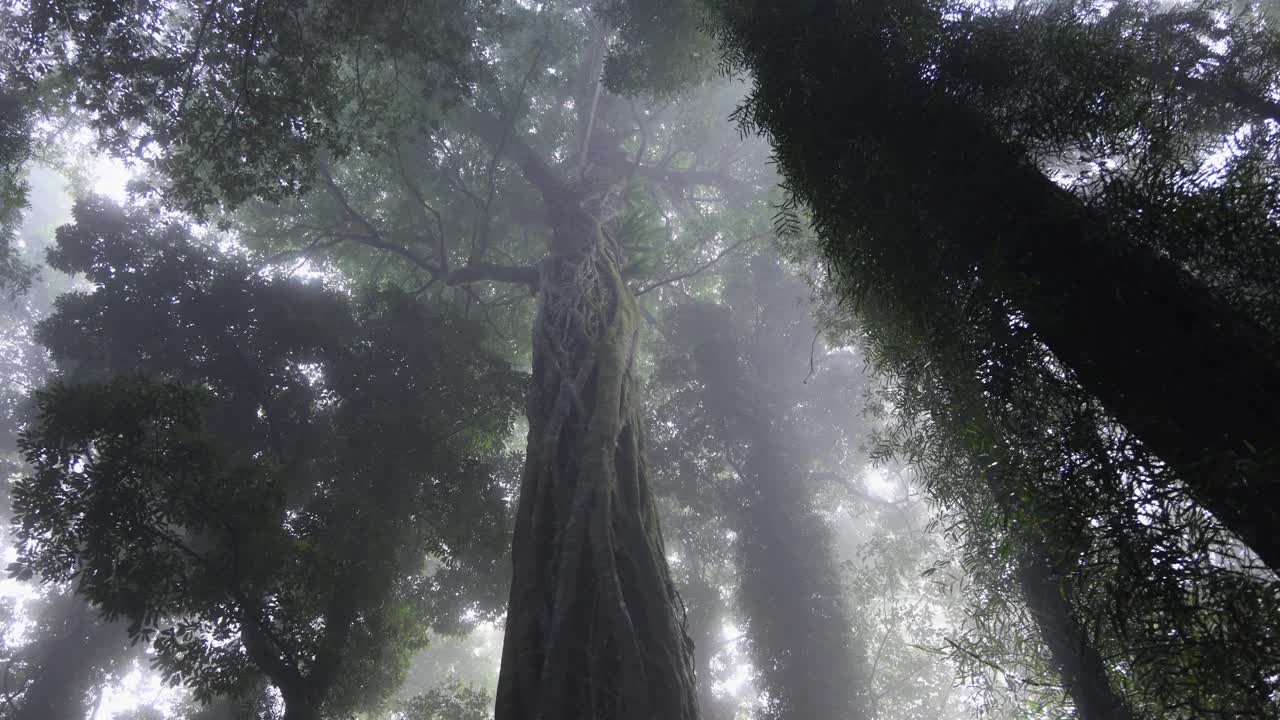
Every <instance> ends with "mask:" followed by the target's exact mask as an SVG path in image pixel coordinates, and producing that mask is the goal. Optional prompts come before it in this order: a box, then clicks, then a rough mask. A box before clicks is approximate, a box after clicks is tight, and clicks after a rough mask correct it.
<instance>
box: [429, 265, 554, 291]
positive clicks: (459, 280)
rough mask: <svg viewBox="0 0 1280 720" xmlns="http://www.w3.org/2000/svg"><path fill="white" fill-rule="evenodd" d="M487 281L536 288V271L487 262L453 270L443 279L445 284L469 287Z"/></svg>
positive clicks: (523, 267)
mask: <svg viewBox="0 0 1280 720" xmlns="http://www.w3.org/2000/svg"><path fill="white" fill-rule="evenodd" d="M483 280H488V281H491V282H506V283H517V284H520V285H528V286H530V287H537V285H538V269H537V268H535V267H530V266H528V265H523V266H511V265H495V264H493V263H487V262H472V263H468V264H467V266H466V267H463V268H459V269H458V270H455V271H453V272H451V273H449V275H448V276H447V277H446V278H445V284H446V285H449V286H450V287H453V286H455V285H469V284H471V283H474V282H480V281H483Z"/></svg>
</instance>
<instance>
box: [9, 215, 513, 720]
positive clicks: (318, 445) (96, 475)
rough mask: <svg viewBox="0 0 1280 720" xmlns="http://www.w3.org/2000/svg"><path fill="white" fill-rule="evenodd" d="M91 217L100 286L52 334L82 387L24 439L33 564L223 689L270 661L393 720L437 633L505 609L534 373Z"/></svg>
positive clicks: (46, 412) (378, 307)
mask: <svg viewBox="0 0 1280 720" xmlns="http://www.w3.org/2000/svg"><path fill="white" fill-rule="evenodd" d="M76 220H77V222H76V224H75V225H72V226H67V227H65V228H63V229H61V230H60V231H59V245H58V248H57V249H56V250H55V251H53V252H51V253H50V260H51V262H52V263H53V264H54V265H55V267H58V268H60V269H63V270H65V271H69V272H70V271H79V272H84V273H85V274H86V276H87V277H88V278H89V280H90V281H92V282H94V283H95V284H96V285H97V288H96V289H95V291H94V292H93V293H88V294H86V293H71V294H68V295H64V296H63V297H62V298H60V299H59V301H58V311H57V313H55V315H54V316H53V317H52V318H50V319H49V320H48V321H46V322H45V323H44V324H43V326H42V329H41V335H42V339H43V340H44V342H45V343H46V344H47V345H48V347H49V348H50V350H51V352H52V353H53V356H54V358H55V360H57V361H58V363H59V365H60V367H62V368H63V369H64V379H63V380H60V381H59V382H56V383H55V384H53V385H52V386H50V388H48V389H47V390H45V391H43V392H42V393H41V394H40V395H39V402H38V405H39V407H40V416H39V418H38V422H37V424H36V425H35V426H34V427H33V428H32V429H31V430H29V431H28V432H27V433H26V434H25V435H24V436H23V439H22V445H23V448H24V450H25V452H26V455H27V459H28V462H30V463H31V465H32V466H33V468H34V474H33V475H31V476H29V477H27V478H25V479H23V480H21V481H19V483H18V484H17V485H16V486H15V488H14V499H15V514H16V517H17V518H18V521H19V539H20V541H21V552H20V557H19V561H18V563H17V564H16V566H15V568H14V569H13V572H16V573H18V574H20V575H30V574H32V573H38V574H40V575H41V576H42V577H43V578H45V579H46V580H61V579H69V578H72V577H74V578H75V579H76V580H77V583H78V587H79V589H80V591H81V592H83V593H84V594H85V595H86V596H87V597H89V598H90V599H91V600H92V601H94V602H95V603H98V604H99V605H100V606H101V607H102V609H103V611H104V612H105V613H106V614H107V615H108V616H109V617H116V616H123V617H126V618H128V619H129V620H130V621H131V622H132V623H133V625H132V627H131V631H132V632H133V634H135V635H136V636H139V637H142V638H145V639H148V640H154V648H155V650H156V653H157V654H156V663H157V664H158V665H159V666H160V667H161V668H162V669H163V670H164V672H165V673H166V675H167V676H168V678H169V679H170V680H172V681H174V682H177V681H182V682H185V683H187V684H189V685H192V686H193V687H194V688H195V690H196V692H197V694H198V695H199V696H201V697H202V698H204V699H210V698H211V697H212V696H213V695H214V694H219V693H221V694H233V695H234V694H236V693H238V692H241V691H243V690H244V688H245V687H246V686H247V684H252V679H253V678H254V672H255V670H254V668H255V667H256V672H262V673H265V674H266V675H267V676H268V677H270V678H271V680H272V681H273V682H274V683H276V684H277V685H278V686H279V687H280V688H281V690H282V692H284V694H285V697H286V702H294V701H295V700H297V699H299V698H298V697H296V696H298V695H302V696H303V697H302V698H301V699H302V700H304V701H305V702H310V703H318V702H319V701H320V700H322V699H323V700H327V701H328V707H329V708H330V711H331V712H342V710H341V708H343V707H362V706H376V705H377V703H378V702H380V700H381V698H382V697H383V696H385V695H386V694H387V693H388V692H390V690H392V689H393V688H394V687H395V684H396V683H398V678H399V677H400V676H401V675H402V673H403V672H404V670H405V667H406V666H407V662H408V654H409V653H410V652H411V651H412V650H413V649H415V648H417V647H420V646H422V645H423V644H424V643H425V641H426V634H425V633H426V631H427V628H428V627H430V626H435V627H438V628H440V629H443V630H445V631H450V630H453V629H455V628H457V623H458V618H459V616H460V615H462V613H463V611H466V610H469V611H472V613H471V614H474V613H475V611H478V612H479V615H476V617H483V616H484V613H486V612H492V611H494V610H496V607H497V597H498V595H499V593H500V586H501V584H500V580H499V579H498V578H497V577H496V575H495V573H496V572H497V571H498V570H499V569H500V567H501V564H500V563H499V562H498V559H497V553H499V552H500V548H501V545H502V543H503V541H504V537H505V532H506V525H505V521H504V520H503V516H504V514H505V511H504V504H503V500H502V493H503V490H502V488H501V486H500V485H499V484H498V481H497V479H496V478H495V477H494V475H493V474H492V472H491V469H490V467H489V465H488V459H489V458H493V457H495V453H496V452H497V451H498V450H499V449H500V448H499V444H500V442H501V440H502V438H504V437H505V435H506V432H507V429H508V428H509V427H510V422H511V413H512V409H513V404H514V397H515V388H516V387H517V385H518V382H519V376H518V375H516V374H514V373H512V372H511V371H510V370H508V369H506V367H505V363H503V362H502V361H501V360H499V359H497V358H493V357H492V356H491V355H488V354H487V353H486V352H485V351H484V350H483V349H482V348H481V347H479V345H478V341H479V338H478V336H477V334H476V332H475V330H474V329H473V328H471V327H469V326H468V325H467V324H466V322H465V321H462V320H460V319H458V318H456V317H450V316H449V315H448V314H447V313H446V314H439V313H436V312H433V311H431V310H428V309H426V308H424V307H422V306H421V305H420V304H418V303H416V302H414V301H413V300H412V298H410V297H408V296H406V295H405V294H404V293H401V292H398V291H394V290H382V291H374V292H370V293H364V294H362V295H361V296H359V297H357V298H353V299H348V298H346V297H344V296H342V295H340V294H338V293H335V292H333V291H329V290H325V289H323V288H321V287H319V286H316V285H307V284H301V283H297V282H292V281H271V280H267V279H265V278H263V277H261V276H260V275H257V274H255V273H254V272H252V270H251V269H250V268H248V267H247V266H245V265H244V263H243V261H240V260H236V259H234V258H230V257H222V256H219V255H218V254H217V253H216V252H209V251H208V250H206V249H203V248H200V247H198V246H197V245H195V244H193V240H192V239H191V237H190V236H189V235H188V234H187V232H186V231H185V230H184V228H183V227H182V226H181V225H179V224H177V223H173V222H165V221H158V222H157V221H156V220H153V219H152V218H150V217H148V215H147V214H146V213H145V212H139V211H132V212H121V211H119V210H117V209H115V208H112V207H110V206H108V205H105V204H103V203H102V202H101V201H92V202H87V203H81V204H79V205H77V207H76ZM461 358H465V361H461ZM122 373H123V375H122ZM249 548H252V551H250V550H249ZM371 548H377V551H376V552H370V549H371ZM124 549H127V552H124V553H123V554H121V550H124ZM428 554H429V555H432V556H434V557H436V558H438V559H439V560H440V561H441V562H442V563H443V565H442V566H441V568H440V569H438V570H437V571H435V572H434V573H433V574H431V575H430V576H427V575H424V574H422V573H423V568H422V558H423V557H424V555H428ZM316 588H325V590H324V591H321V592H317V590H316ZM264 641H265V643H264ZM305 658H312V659H311V660H306V659H305ZM339 667H340V668H341V669H342V670H341V672H338V668H339ZM309 685H311V686H309ZM295 686H299V687H295Z"/></svg>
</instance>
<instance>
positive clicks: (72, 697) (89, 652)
mask: <svg viewBox="0 0 1280 720" xmlns="http://www.w3.org/2000/svg"><path fill="white" fill-rule="evenodd" d="M53 602H54V607H53V608H51V611H52V612H54V613H56V614H57V620H56V621H54V622H52V623H50V625H51V627H50V628H49V632H48V634H46V635H43V636H41V637H39V638H37V639H36V640H35V641H34V645H33V646H32V647H31V648H30V650H29V651H30V652H33V653H34V654H35V655H36V658H37V659H36V669H35V674H34V675H33V677H32V679H31V682H30V684H28V685H27V687H26V690H25V692H24V693H23V697H22V703H21V706H20V707H19V709H18V711H17V712H16V713H15V715H14V717H13V718H12V720H83V719H84V718H85V716H86V715H87V714H88V712H89V710H91V709H92V706H93V703H92V698H91V697H90V691H92V690H93V689H94V687H95V686H97V685H98V684H99V683H101V682H102V680H103V678H104V676H105V667H106V666H107V665H108V664H109V663H111V662H112V660H113V659H115V658H116V657H119V656H122V655H124V654H125V653H126V652H128V649H129V646H128V643H127V641H126V637H127V636H126V634H125V628H124V626H123V625H122V624H119V623H103V622H100V621H99V620H98V618H97V612H95V611H94V609H93V608H92V607H90V606H89V605H88V604H87V603H85V602H84V601H83V600H81V599H80V598H79V597H78V596H75V595H71V594H68V595H66V596H65V597H62V598H58V599H55V600H54V601H53Z"/></svg>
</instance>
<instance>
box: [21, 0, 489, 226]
mask: <svg viewBox="0 0 1280 720" xmlns="http://www.w3.org/2000/svg"><path fill="white" fill-rule="evenodd" d="M491 4H492V3H489V2H485V1H484V0H481V1H478V2H469V1H468V0H440V1H439V2H430V3H415V4H413V5H412V7H410V6H405V5H403V4H401V3H396V2H379V3H376V4H370V3H363V4H362V5H361V6H360V7H359V8H358V9H357V8H355V7H352V6H351V5H349V4H347V3H342V2H325V1H323V0H321V1H319V2H310V1H308V0H289V1H288V2H272V3H250V4H245V3H238V2H230V1H227V0H220V1H219V2H212V3H194V2H192V3H177V4H174V3H162V2H151V1H149V0H140V1H138V2H129V3H118V2H101V1H98V0H86V1H84V2H72V3H67V2H56V3H55V2H33V3H30V4H29V5H30V7H29V8H28V9H27V10H26V11H25V12H14V13H12V16H11V17H7V18H6V20H7V22H6V28H5V30H4V35H3V36H0V40H3V43H4V46H5V48H6V50H7V51H8V57H9V59H10V63H11V65H12V66H11V67H5V68H4V69H5V71H6V73H7V74H9V75H10V76H11V77H12V78H13V79H14V81H15V82H17V81H20V80H25V81H26V82H29V83H30V82H42V83H44V84H46V85H54V86H56V87H58V88H59V91H58V92H57V95H58V96H61V97H65V98H66V100H68V101H70V102H71V103H73V104H74V106H75V107H78V108H80V109H81V110H83V111H84V112H85V113H87V114H88V116H89V117H90V118H91V120H92V123H93V125H94V126H95V128H96V129H97V130H98V131H99V132H100V134H101V136H102V138H103V143H104V147H105V148H106V149H108V150H110V151H111V152H113V153H116V154H118V155H121V156H124V157H138V158H143V159H145V160H146V161H147V162H148V164H150V165H151V166H152V167H153V168H154V169H155V170H157V171H158V172H159V173H160V174H161V177H162V179H163V181H164V182H165V186H164V187H163V190H164V193H165V194H166V195H167V196H168V197H170V198H172V199H173V200H174V201H175V202H177V203H181V205H182V206H184V207H185V208H187V209H190V210H200V209H202V208H204V207H205V206H207V205H209V204H211V203H213V202H215V201H225V202H227V203H230V204H231V205H237V204H240V203H242V202H244V201H245V200H247V199H249V198H251V197H265V198H272V199H280V198H283V197H286V196H288V195H291V194H296V193H297V192H299V191H301V190H303V189H305V188H307V187H309V186H310V185H311V184H312V181H313V180H314V177H315V162H316V160H317V159H318V158H319V157H320V156H321V155H322V154H324V153H330V152H337V153H341V152H342V151H343V149H344V148H345V147H346V146H347V144H348V143H349V141H350V130H349V126H350V125H352V124H354V123H358V122H360V121H361V120H362V119H364V118H367V117H369V116H370V115H371V114H376V113H384V112H390V113H394V112H395V111H396V108H395V107H394V106H388V105H386V104H381V103H374V104H365V102H364V99H365V98H366V96H367V94H372V95H373V96H374V97H375V99H378V98H379V97H380V95H381V93H382V91H384V90H385V89H387V88H394V91H395V92H403V93H406V94H410V95H413V96H415V97H429V98H431V99H432V100H434V101H436V102H439V103H447V102H452V101H455V100H456V99H457V98H458V97H459V96H461V95H462V94H464V93H465V91H466V83H467V82H468V81H469V80H471V79H472V78H473V76H474V73H475V72H476V68H477V58H475V57H474V55H473V53H474V49H475V48H474V47H473V45H472V43H471V40H472V33H473V32H474V28H475V27H476V26H477V24H479V23H481V22H482V21H481V19H480V15H481V14H482V13H483V12H484V10H485V8H486V6H487V5H491ZM7 14H8V13H7ZM371 90H372V92H371ZM416 120H417V121H420V122H425V120H424V119H423V118H416Z"/></svg>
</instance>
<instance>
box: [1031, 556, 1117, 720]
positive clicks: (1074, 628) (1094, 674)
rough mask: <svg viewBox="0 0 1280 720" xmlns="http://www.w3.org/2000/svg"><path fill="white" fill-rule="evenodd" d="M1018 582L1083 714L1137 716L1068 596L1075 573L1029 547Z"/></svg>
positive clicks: (1092, 717)
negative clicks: (1114, 682)
mask: <svg viewBox="0 0 1280 720" xmlns="http://www.w3.org/2000/svg"><path fill="white" fill-rule="evenodd" d="M1018 584H1019V585H1020V586H1021V588H1022V594H1023V596H1024V598H1025V599H1026V602H1027V607H1028V608H1029V609H1030V610H1031V615H1032V617H1034V618H1035V621H1036V626H1037V627H1038V628H1039V630H1040V636H1041V637H1042V638H1043V639H1044V643H1045V645H1046V647H1048V649H1049V661H1050V663H1052V665H1053V667H1054V669H1055V670H1056V671H1057V672H1058V674H1059V675H1060V676H1061V677H1062V683H1063V685H1064V686H1065V687H1066V689H1067V691H1068V692H1069V693H1071V699H1072V701H1073V702H1074V703H1075V706H1076V712H1078V713H1079V714H1080V717H1081V718H1082V719H1083V720H1132V718H1133V717H1134V715H1133V712H1132V710H1130V709H1129V706H1128V704H1126V703H1125V701H1124V700H1123V699H1122V698H1121V697H1120V696H1119V695H1118V694H1116V691H1115V690H1114V689H1113V688H1112V687H1111V681H1110V680H1109V679H1108V677H1107V666H1106V663H1104V662H1103V660H1102V656H1101V655H1100V654H1099V653H1098V650H1097V648H1095V647H1094V646H1093V643H1091V642H1090V641H1089V637H1088V635H1087V634H1086V633H1085V631H1084V628H1082V627H1081V626H1080V623H1079V621H1078V620H1077V619H1076V615H1075V611H1074V610H1073V609H1072V607H1071V603H1070V602H1068V600H1067V596H1068V594H1069V593H1070V587H1071V583H1070V581H1069V579H1068V578H1065V577H1063V575H1062V574H1061V573H1058V572H1055V571H1054V570H1053V565H1052V563H1051V562H1050V560H1049V559H1048V557H1047V556H1046V554H1045V553H1042V552H1038V551H1036V550H1035V549H1028V550H1027V551H1025V552H1024V553H1023V554H1022V559H1021V562H1020V563H1019V564H1018Z"/></svg>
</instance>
